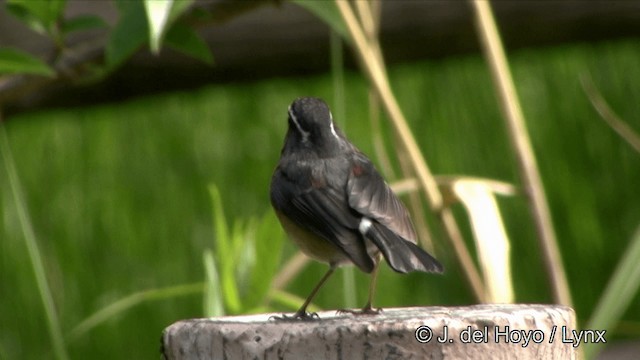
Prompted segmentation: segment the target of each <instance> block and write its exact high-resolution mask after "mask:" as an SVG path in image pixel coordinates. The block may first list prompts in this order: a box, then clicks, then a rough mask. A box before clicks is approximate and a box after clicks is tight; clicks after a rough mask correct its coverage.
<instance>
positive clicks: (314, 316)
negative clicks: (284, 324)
mask: <svg viewBox="0 0 640 360" xmlns="http://www.w3.org/2000/svg"><path fill="white" fill-rule="evenodd" d="M269 320H273V321H289V322H295V321H311V320H320V316H318V313H315V312H306V311H302V312H301V311H298V312H296V313H295V314H293V315H285V314H282V316H271V317H270V318H269Z"/></svg>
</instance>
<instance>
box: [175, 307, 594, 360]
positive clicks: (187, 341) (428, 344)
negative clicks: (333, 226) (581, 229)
mask: <svg viewBox="0 0 640 360" xmlns="http://www.w3.org/2000/svg"><path fill="white" fill-rule="evenodd" d="M274 315H275V316H279V315H280V314H259V315H249V316H230V317H221V318H211V319H191V320H183V321H178V322H176V323H175V324H173V325H171V326H169V327H168V328H166V329H165V331H164V333H163V336H162V353H163V357H164V358H165V359H362V358H368V359H388V358H394V359H396V358H397V359H409V358H412V359H423V358H436V359H489V358H490V359H516V358H517V359H542V358H544V359H576V358H577V350H576V349H577V345H576V343H575V341H577V335H578V334H580V333H579V332H576V333H573V332H572V330H575V326H576V325H575V314H574V312H573V310H572V309H571V308H568V307H565V306H560V305H476V306H467V307H413V308H393V309H384V311H383V312H382V313H381V314H378V315H373V316H354V315H351V314H336V313H335V312H333V311H324V312H321V313H319V316H320V319H315V320H310V321H275V320H270V317H271V316H274ZM594 334H597V333H594ZM599 334H602V335H604V333H599ZM593 337H594V339H597V338H596V337H595V336H593ZM583 339H584V337H583ZM602 339H604V338H602ZM602 339H601V340H602ZM574 345H576V346H574Z"/></svg>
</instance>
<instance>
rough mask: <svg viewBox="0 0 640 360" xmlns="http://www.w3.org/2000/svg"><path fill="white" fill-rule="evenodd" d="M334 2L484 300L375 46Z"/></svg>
mask: <svg viewBox="0 0 640 360" xmlns="http://www.w3.org/2000/svg"><path fill="white" fill-rule="evenodd" d="M336 5H337V6H338V10H339V11H340V15H341V16H342V19H343V20H344V22H345V24H346V25H347V29H348V31H349V34H350V35H351V38H352V40H353V44H352V45H353V47H354V50H355V51H356V54H357V55H358V57H359V59H360V61H361V64H362V67H363V70H364V73H365V75H366V76H367V77H368V78H369V81H370V82H371V84H372V85H373V88H374V89H375V90H376V92H377V94H378V96H379V98H380V100H381V101H382V105H383V106H384V109H385V110H386V112H387V115H388V117H389V119H390V120H391V123H392V124H393V126H394V128H395V130H396V132H397V134H398V136H399V137H400V138H401V139H402V145H403V146H404V147H405V148H406V151H407V153H408V155H409V159H410V160H411V163H412V165H413V167H414V169H415V171H416V175H417V178H418V181H419V183H420V186H421V188H422V189H423V191H424V193H425V195H426V197H427V199H428V200H429V204H430V206H431V209H432V210H433V211H434V212H436V213H437V214H439V215H440V220H441V222H442V225H443V227H444V229H445V231H446V233H447V235H448V237H449V240H450V241H451V243H452V244H453V247H454V249H455V251H456V253H457V255H458V259H459V261H460V265H461V266H462V268H463V269H464V272H465V275H467V279H468V281H469V283H470V285H471V289H472V290H473V292H474V295H475V296H476V298H477V299H478V300H479V301H481V302H484V301H485V299H486V296H485V291H484V285H483V282H482V278H481V277H480V274H479V272H478V269H477V268H476V267H475V264H474V263H473V261H472V259H471V256H470V255H469V253H468V251H467V249H466V246H465V244H464V241H463V240H462V236H461V235H460V230H459V229H458V226H457V224H456V222H455V219H454V218H453V215H452V214H451V211H450V210H449V209H446V208H443V202H442V195H441V194H440V191H439V190H438V187H437V184H436V182H435V179H434V178H433V175H432V174H431V171H430V170H429V167H428V166H427V163H426V161H425V159H424V157H423V156H422V153H421V152H420V148H419V147H418V144H417V142H416V140H415V138H414V137H413V134H412V133H411V130H410V129H409V125H408V124H407V121H406V119H405V117H404V115H403V113H402V111H401V110H400V106H399V105H398V102H397V100H396V98H395V96H394V95H393V92H392V91H391V87H390V85H389V82H388V80H387V77H386V74H385V70H384V68H383V65H382V64H381V63H380V62H379V61H377V59H378V57H377V55H376V50H375V49H374V47H372V46H369V44H368V41H367V39H366V37H365V35H364V32H363V30H362V28H361V26H360V24H359V23H358V20H357V19H356V17H355V15H354V13H353V10H352V9H351V6H350V5H349V2H348V1H346V0H336Z"/></svg>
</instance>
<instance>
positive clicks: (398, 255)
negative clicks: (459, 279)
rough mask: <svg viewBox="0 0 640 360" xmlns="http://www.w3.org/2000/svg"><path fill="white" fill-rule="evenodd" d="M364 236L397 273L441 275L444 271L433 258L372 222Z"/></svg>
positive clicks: (382, 226)
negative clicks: (415, 272)
mask: <svg viewBox="0 0 640 360" xmlns="http://www.w3.org/2000/svg"><path fill="white" fill-rule="evenodd" d="M364 235H365V236H366V237H367V238H368V239H370V240H371V241H372V242H373V243H374V244H375V245H376V246H377V247H378V249H380V251H381V252H382V255H383V256H384V258H385V259H386V260H387V263H388V264H389V266H391V268H392V269H393V270H395V271H397V272H400V273H408V272H412V271H422V272H428V273H442V272H443V271H444V267H443V266H442V264H440V262H439V261H438V260H436V259H435V258H434V257H433V256H431V255H429V254H428V253H427V252H426V251H424V250H422V249H421V248H420V247H418V246H417V245H416V244H414V243H412V242H410V241H408V240H406V239H404V238H402V237H401V236H398V235H397V234H395V233H394V232H393V231H391V230H389V229H387V228H386V227H385V226H384V225H381V224H379V223H377V222H375V221H373V222H372V224H371V226H369V227H368V228H367V231H366V233H365V234H364Z"/></svg>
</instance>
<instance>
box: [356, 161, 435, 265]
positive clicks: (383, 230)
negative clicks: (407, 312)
mask: <svg viewBox="0 0 640 360" xmlns="http://www.w3.org/2000/svg"><path fill="white" fill-rule="evenodd" d="M347 196H348V199H349V205H350V206H351V208H353V209H355V210H356V211H357V212H358V213H360V214H361V215H362V216H364V218H363V219H362V220H361V222H360V225H359V230H360V232H361V233H362V234H363V235H364V236H366V237H367V238H368V239H370V240H371V241H372V242H373V243H374V244H375V245H376V246H377V247H378V249H380V251H381V252H382V255H384V258H385V259H386V260H387V263H388V264H389V265H390V266H391V268H392V269H394V270H395V271H398V272H402V273H406V272H411V271H423V272H436V273H440V272H442V271H443V267H442V265H441V264H440V263H439V262H438V260H436V259H435V258H434V257H433V256H431V255H429V254H428V253H427V252H426V251H424V250H422V249H421V248H420V247H418V246H417V245H416V242H417V241H416V239H417V236H416V233H415V230H414V228H413V224H412V223H411V219H410V217H409V214H408V212H407V210H406V209H405V207H404V206H403V205H402V203H401V202H400V199H398V197H397V196H396V195H395V194H394V193H393V191H391V188H389V186H388V185H387V183H386V182H385V181H384V180H383V179H382V176H380V174H379V173H378V172H377V171H376V169H375V168H374V167H373V164H372V163H371V161H370V160H369V159H368V158H366V156H364V155H363V154H361V153H359V152H357V153H356V156H355V158H354V161H353V163H352V167H351V172H350V175H349V180H348V181H347Z"/></svg>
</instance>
